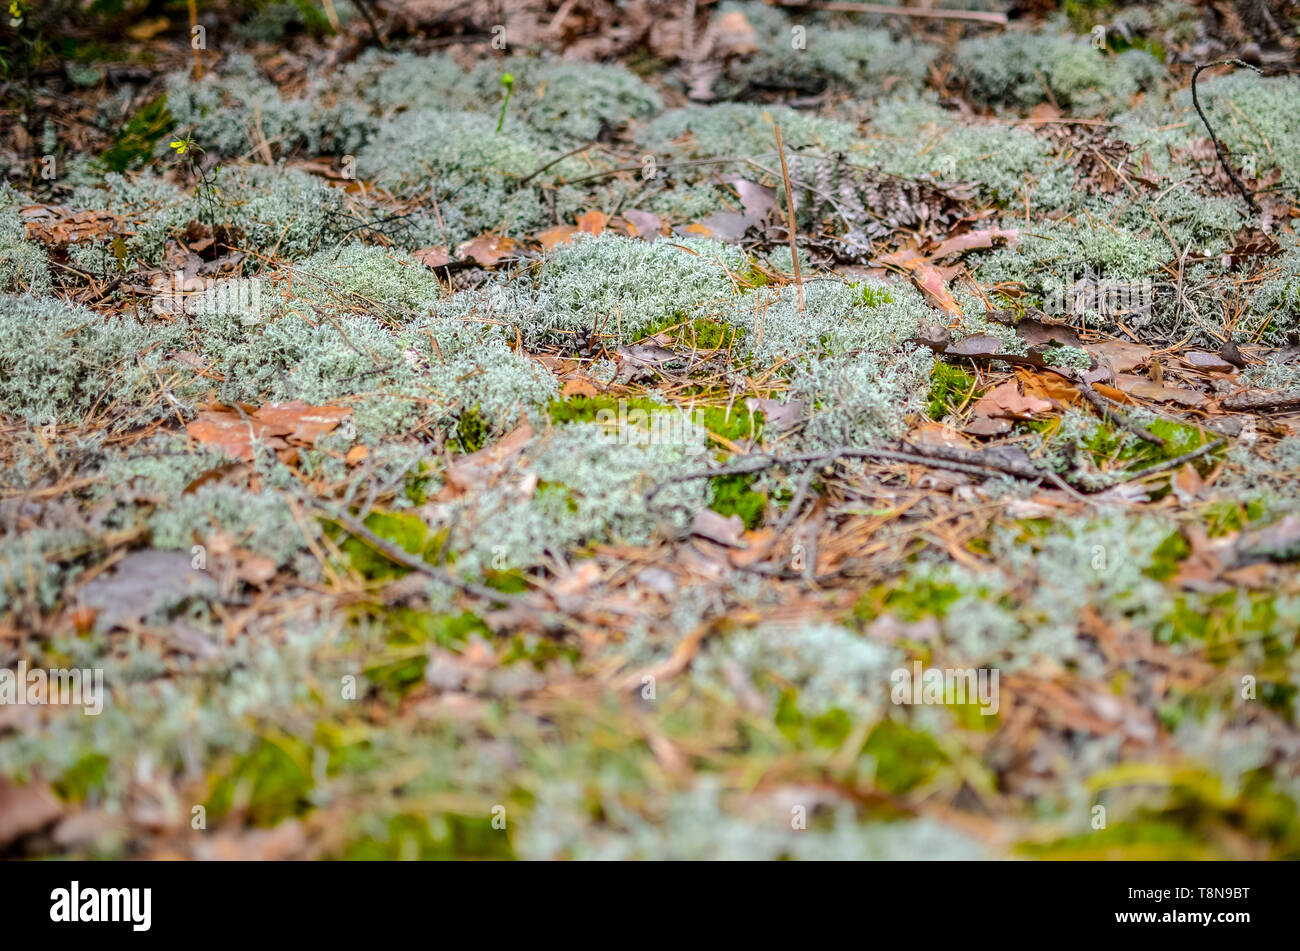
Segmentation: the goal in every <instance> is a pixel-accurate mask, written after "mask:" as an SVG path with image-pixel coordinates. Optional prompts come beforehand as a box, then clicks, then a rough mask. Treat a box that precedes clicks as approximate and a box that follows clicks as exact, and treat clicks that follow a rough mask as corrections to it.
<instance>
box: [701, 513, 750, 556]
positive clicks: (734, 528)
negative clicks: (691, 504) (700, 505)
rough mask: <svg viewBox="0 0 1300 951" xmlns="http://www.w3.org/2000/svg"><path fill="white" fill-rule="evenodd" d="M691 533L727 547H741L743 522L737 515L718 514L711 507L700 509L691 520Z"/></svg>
mask: <svg viewBox="0 0 1300 951" xmlns="http://www.w3.org/2000/svg"><path fill="white" fill-rule="evenodd" d="M691 534H693V535H697V536H699V537H700V538H707V539H708V540H709V541H711V542H717V543H718V544H719V545H726V546H727V547H728V548H741V547H743V546H744V542H743V541H742V540H741V536H743V535H744V534H745V523H744V522H743V521H742V520H741V518H740V516H739V515H726V516H724V515H719V514H718V513H717V512H715V511H713V509H701V510H700V511H698V512H696V513H695V518H693V519H692V520H691Z"/></svg>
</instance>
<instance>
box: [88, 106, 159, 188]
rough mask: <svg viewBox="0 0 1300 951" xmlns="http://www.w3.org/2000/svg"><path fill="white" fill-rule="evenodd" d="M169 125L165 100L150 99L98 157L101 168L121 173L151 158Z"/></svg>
mask: <svg viewBox="0 0 1300 951" xmlns="http://www.w3.org/2000/svg"><path fill="white" fill-rule="evenodd" d="M172 123H173V120H172V114H171V111H170V110H168V108H167V97H166V96H159V97H158V98H156V99H151V100H150V101H149V102H147V103H145V104H144V105H143V106H141V107H140V108H139V109H138V110H137V111H136V113H135V114H134V115H133V116H131V118H130V119H128V120H127V121H126V123H125V124H124V125H123V126H122V128H120V129H119V130H118V131H117V134H116V135H114V136H113V144H112V145H110V146H109V147H108V148H107V149H106V150H105V151H104V154H103V156H102V160H103V162H104V165H105V166H106V167H107V168H108V170H109V171H110V172H125V171H126V170H127V169H128V168H131V167H133V166H135V165H139V164H141V163H143V162H147V161H148V160H149V157H150V156H152V155H153V153H154V147H155V146H156V145H157V144H158V140H159V139H161V138H162V137H163V136H164V135H166V133H167V130H168V129H169V128H171V126H172Z"/></svg>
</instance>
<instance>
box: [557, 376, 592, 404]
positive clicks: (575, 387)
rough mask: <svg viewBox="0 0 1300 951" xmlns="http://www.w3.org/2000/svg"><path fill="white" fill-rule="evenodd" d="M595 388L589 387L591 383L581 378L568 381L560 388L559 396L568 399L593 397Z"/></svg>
mask: <svg viewBox="0 0 1300 951" xmlns="http://www.w3.org/2000/svg"><path fill="white" fill-rule="evenodd" d="M595 395H596V388H595V387H594V386H592V385H591V381H589V380H584V379H582V378H579V379H576V380H569V381H568V382H567V383H565V384H564V386H562V387H561V388H560V396H561V397H563V398H564V399H566V400H567V399H568V398H569V397H570V396H595Z"/></svg>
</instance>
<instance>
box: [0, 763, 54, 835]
mask: <svg viewBox="0 0 1300 951" xmlns="http://www.w3.org/2000/svg"><path fill="white" fill-rule="evenodd" d="M63 812H64V807H63V805H62V804H61V803H60V802H59V800H58V799H57V798H56V797H55V795H54V793H53V791H52V790H51V789H50V787H49V786H47V785H40V784H37V783H31V784H29V785H26V786H19V785H16V784H14V783H11V782H10V781H9V780H7V779H5V778H4V777H3V776H0V848H3V847H4V846H7V845H9V844H10V843H11V842H16V841H18V840H19V839H21V838H22V837H23V836H26V835H30V834H31V833H33V832H39V831H40V830H41V829H44V828H45V827H46V826H48V825H51V824H52V823H53V822H54V821H55V820H56V819H58V818H59V817H61V816H62V815H63Z"/></svg>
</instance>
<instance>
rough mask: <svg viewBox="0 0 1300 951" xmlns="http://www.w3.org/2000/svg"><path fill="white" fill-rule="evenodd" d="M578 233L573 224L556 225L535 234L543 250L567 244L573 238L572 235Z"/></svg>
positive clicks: (551, 249) (552, 249)
mask: <svg viewBox="0 0 1300 951" xmlns="http://www.w3.org/2000/svg"><path fill="white" fill-rule="evenodd" d="M577 233H578V229H577V227H576V226H575V225H556V226H555V227H554V228H547V229H546V230H545V231H543V232H540V233H539V234H538V235H537V242H538V244H540V245H541V246H542V250H543V251H547V252H550V251H554V250H555V249H556V248H558V247H560V246H561V245H565V244H568V243H569V242H570V241H572V240H573V236H574V235H575V234H577Z"/></svg>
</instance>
